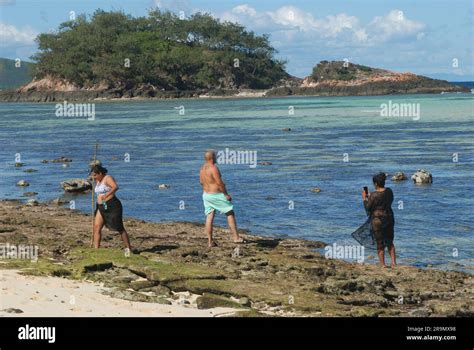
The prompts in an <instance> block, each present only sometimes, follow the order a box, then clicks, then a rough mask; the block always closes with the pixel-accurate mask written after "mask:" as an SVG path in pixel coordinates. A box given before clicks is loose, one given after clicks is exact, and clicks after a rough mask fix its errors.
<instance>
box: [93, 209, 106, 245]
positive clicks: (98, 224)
mask: <svg viewBox="0 0 474 350" xmlns="http://www.w3.org/2000/svg"><path fill="white" fill-rule="evenodd" d="M103 227H104V218H103V217H102V214H101V213H100V210H97V212H96V214H95V219H94V248H99V247H100V239H101V236H102V228H103Z"/></svg>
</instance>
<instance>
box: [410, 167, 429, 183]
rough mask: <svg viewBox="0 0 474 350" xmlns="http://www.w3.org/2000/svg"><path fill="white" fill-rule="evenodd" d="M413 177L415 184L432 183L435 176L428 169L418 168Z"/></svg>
mask: <svg viewBox="0 0 474 350" xmlns="http://www.w3.org/2000/svg"><path fill="white" fill-rule="evenodd" d="M411 179H412V180H413V183H415V184H431V183H433V176H432V175H431V173H430V172H429V171H428V170H425V169H418V170H417V171H416V172H415V173H414V174H413V175H412V176H411Z"/></svg>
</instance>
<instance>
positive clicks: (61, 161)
mask: <svg viewBox="0 0 474 350" xmlns="http://www.w3.org/2000/svg"><path fill="white" fill-rule="evenodd" d="M70 162H72V159H70V158H66V157H59V158H56V159H53V160H52V161H51V163H70Z"/></svg>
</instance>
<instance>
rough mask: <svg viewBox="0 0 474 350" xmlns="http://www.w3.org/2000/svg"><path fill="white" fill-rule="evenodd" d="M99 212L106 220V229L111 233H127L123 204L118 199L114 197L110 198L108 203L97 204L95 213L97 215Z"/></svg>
mask: <svg viewBox="0 0 474 350" xmlns="http://www.w3.org/2000/svg"><path fill="white" fill-rule="evenodd" d="M97 210H99V211H100V214H101V215H102V218H103V219H104V222H105V227H107V228H108V229H109V230H111V231H118V232H122V231H125V228H124V227H123V221H122V212H123V209H122V203H121V202H120V200H119V199H118V198H117V197H115V196H114V197H112V198H110V199H109V200H108V201H107V202H103V203H102V204H97V206H96V209H95V213H97ZM95 213H94V214H95Z"/></svg>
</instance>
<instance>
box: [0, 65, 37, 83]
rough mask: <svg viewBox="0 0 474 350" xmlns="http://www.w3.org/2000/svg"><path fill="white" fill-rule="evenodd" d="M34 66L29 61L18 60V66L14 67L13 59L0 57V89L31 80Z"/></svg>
mask: <svg viewBox="0 0 474 350" xmlns="http://www.w3.org/2000/svg"><path fill="white" fill-rule="evenodd" d="M34 67H35V65H34V64H33V63H31V62H20V67H16V66H15V61H14V60H10V59H7V58H0V89H1V90H4V89H11V88H16V87H19V86H22V85H24V84H26V83H27V82H29V81H31V79H32V78H33V75H32V73H33V71H34Z"/></svg>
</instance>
